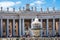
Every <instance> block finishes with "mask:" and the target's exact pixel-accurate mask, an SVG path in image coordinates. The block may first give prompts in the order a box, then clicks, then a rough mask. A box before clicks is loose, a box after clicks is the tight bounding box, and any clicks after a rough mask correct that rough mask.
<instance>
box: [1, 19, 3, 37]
mask: <svg viewBox="0 0 60 40" xmlns="http://www.w3.org/2000/svg"><path fill="white" fill-rule="evenodd" d="M2 23H3V19H1V37H2V36H3V24H2Z"/></svg>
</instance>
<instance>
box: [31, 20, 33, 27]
mask: <svg viewBox="0 0 60 40" xmlns="http://www.w3.org/2000/svg"><path fill="white" fill-rule="evenodd" d="M32 22H33V19H31V23H32ZM32 27H33V25H32V24H31V28H32Z"/></svg>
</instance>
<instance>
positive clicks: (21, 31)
mask: <svg viewBox="0 0 60 40" xmlns="http://www.w3.org/2000/svg"><path fill="white" fill-rule="evenodd" d="M59 20H60V19H59ZM2 21H3V20H2V19H1V37H2V35H3V25H2ZM32 21H33V19H31V22H32ZM42 22H43V21H42V19H41V23H42ZM46 23H47V24H46V25H47V26H46V30H47V31H46V35H47V36H48V32H49V30H48V27H49V26H48V25H49V23H48V19H47V22H46ZM59 24H60V21H59ZM31 26H32V25H31ZM41 28H43V25H42V24H41ZM59 28H60V27H59ZM14 29H15V19H13V35H15V31H14ZM18 30H19V36H22V35H24V34H25V28H24V19H19V29H18ZM42 32H43V30H41V36H42V35H43V34H42ZM52 34H53V36H54V35H55V19H54V18H53V30H52ZM59 34H60V30H59ZM8 35H9V19H7V37H8Z"/></svg>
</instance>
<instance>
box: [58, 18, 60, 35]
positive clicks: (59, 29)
mask: <svg viewBox="0 0 60 40" xmlns="http://www.w3.org/2000/svg"><path fill="white" fill-rule="evenodd" d="M58 33H59V35H60V18H59V27H58Z"/></svg>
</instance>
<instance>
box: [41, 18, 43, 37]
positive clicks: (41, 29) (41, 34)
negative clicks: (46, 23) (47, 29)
mask: <svg viewBox="0 0 60 40" xmlns="http://www.w3.org/2000/svg"><path fill="white" fill-rule="evenodd" d="M42 22H43V21H42V19H41V37H42V36H43V35H42V33H43V25H42Z"/></svg>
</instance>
